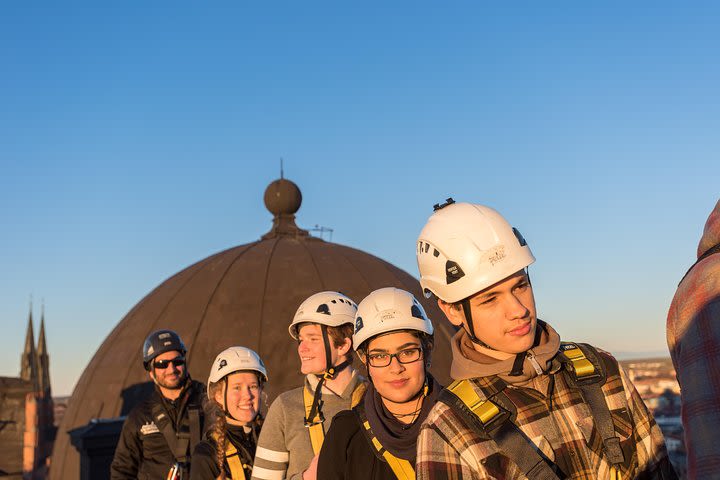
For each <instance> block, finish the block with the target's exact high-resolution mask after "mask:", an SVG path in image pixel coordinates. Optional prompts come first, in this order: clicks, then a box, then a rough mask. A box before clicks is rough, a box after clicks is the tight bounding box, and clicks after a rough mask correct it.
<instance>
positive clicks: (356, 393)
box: [303, 383, 367, 455]
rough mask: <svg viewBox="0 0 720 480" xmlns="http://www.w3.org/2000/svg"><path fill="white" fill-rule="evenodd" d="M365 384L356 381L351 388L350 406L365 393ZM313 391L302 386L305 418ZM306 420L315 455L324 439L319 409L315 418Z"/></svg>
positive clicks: (357, 401)
mask: <svg viewBox="0 0 720 480" xmlns="http://www.w3.org/2000/svg"><path fill="white" fill-rule="evenodd" d="M366 388H367V387H366V385H365V384H364V383H358V384H357V386H356V387H355V390H353V393H352V398H351V400H350V402H351V403H350V408H352V407H354V406H355V405H357V404H358V403H360V401H361V400H362V398H363V395H365V389H366ZM313 400H314V397H313V393H312V392H311V391H310V389H308V388H307V387H305V388H303V403H304V404H305V418H307V416H308V415H310V410H312V404H313ZM308 420H309V421H310V422H311V424H310V425H307V429H308V432H309V433H310V443H311V444H312V449H313V453H315V455H317V454H318V453H320V449H321V448H322V444H323V442H324V441H325V429H324V428H323V424H322V422H321V421H320V410H319V409H318V411H317V413H316V414H315V418H308Z"/></svg>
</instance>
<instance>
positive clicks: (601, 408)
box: [560, 342, 625, 465]
mask: <svg viewBox="0 0 720 480" xmlns="http://www.w3.org/2000/svg"><path fill="white" fill-rule="evenodd" d="M560 351H561V352H562V355H564V357H565V358H566V359H567V363H569V365H570V368H567V369H565V373H566V378H567V379H568V383H569V384H570V385H572V386H575V387H577V388H579V389H580V391H581V392H582V396H583V399H584V400H585V403H587V405H588V407H590V411H591V412H592V415H593V419H594V421H595V422H594V423H595V427H596V428H597V431H598V433H599V434H600V437H601V438H602V442H603V451H604V452H605V456H606V457H607V459H608V461H610V463H612V464H613V465H619V464H622V463H624V462H625V455H624V454H623V451H622V448H621V447H620V438H619V437H618V436H617V435H616V434H615V424H614V423H613V420H612V415H611V414H610V408H609V407H608V405H607V401H606V399H605V394H604V393H603V391H602V386H603V385H604V384H605V382H606V381H607V371H606V369H607V365H604V362H602V361H601V360H600V357H599V354H598V352H597V350H595V347H592V346H591V345H587V344H575V343H570V342H562V343H561V344H560ZM611 367H612V366H611ZM615 367H616V366H615ZM615 370H617V369H616V368H615ZM613 373H618V374H619V372H613ZM623 397H624V395H623Z"/></svg>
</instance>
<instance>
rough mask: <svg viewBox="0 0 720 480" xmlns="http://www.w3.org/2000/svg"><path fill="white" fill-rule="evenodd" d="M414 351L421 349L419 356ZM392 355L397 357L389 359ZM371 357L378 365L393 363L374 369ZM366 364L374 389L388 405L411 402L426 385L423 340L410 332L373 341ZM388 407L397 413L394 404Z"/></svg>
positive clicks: (385, 336)
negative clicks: (387, 362) (388, 361)
mask: <svg viewBox="0 0 720 480" xmlns="http://www.w3.org/2000/svg"><path fill="white" fill-rule="evenodd" d="M413 349H420V350H421V351H420V352H419V355H416V351H415V350H413ZM391 354H396V356H394V357H392V358H388V357H389V356H390V355H391ZM372 357H375V360H374V361H375V362H379V363H385V362H386V361H387V360H388V359H389V360H390V364H389V365H387V366H386V367H373V366H372V363H373V359H372ZM398 358H400V359H401V360H402V361H404V362H405V361H408V360H410V359H414V358H417V360H416V361H412V362H410V363H400V361H399V360H398ZM365 362H366V365H367V367H368V373H369V375H370V378H371V379H372V382H373V386H374V387H375V390H377V392H378V393H379V394H380V396H381V397H382V398H383V401H385V403H386V404H388V402H390V403H391V404H404V403H407V402H412V401H414V399H415V398H416V397H417V394H418V393H419V392H420V390H421V389H422V388H423V386H424V385H425V356H424V355H423V353H422V345H421V342H420V339H419V338H417V337H416V336H415V335H413V334H411V333H408V332H395V333H389V334H387V335H380V336H378V337H375V338H373V339H371V340H370V341H369V343H368V346H367V353H366V357H365ZM388 408H389V409H390V410H392V411H396V410H397V409H396V408H393V406H391V405H388Z"/></svg>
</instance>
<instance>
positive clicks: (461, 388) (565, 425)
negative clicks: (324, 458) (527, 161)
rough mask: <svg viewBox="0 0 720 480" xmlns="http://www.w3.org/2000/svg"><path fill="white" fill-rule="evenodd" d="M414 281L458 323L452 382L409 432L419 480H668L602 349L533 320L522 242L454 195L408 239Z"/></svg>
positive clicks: (639, 404)
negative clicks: (412, 243)
mask: <svg viewBox="0 0 720 480" xmlns="http://www.w3.org/2000/svg"><path fill="white" fill-rule="evenodd" d="M417 258H418V267H419V269H420V276H421V279H420V283H421V285H422V287H423V289H424V291H425V292H426V293H432V294H434V295H435V296H437V297H438V305H439V306H440V308H441V309H442V310H443V312H444V313H445V315H446V316H447V317H448V319H449V320H450V321H451V322H452V323H453V324H455V325H457V326H458V327H462V328H460V329H459V331H458V333H457V334H456V335H455V336H454V338H453V340H452V351H453V364H452V368H451V376H452V377H453V379H454V380H455V382H453V384H451V385H450V386H449V387H448V388H447V389H446V390H445V391H444V392H443V394H441V397H440V401H438V403H436V405H435V407H434V408H433V410H432V411H431V412H430V414H429V416H428V418H427V420H426V422H425V424H424V425H423V428H422V430H421V433H420V436H419V438H418V454H417V466H416V471H417V478H418V479H433V480H435V479H477V480H485V479H502V480H511V479H526V478H527V479H531V480H533V479H542V480H553V479H564V478H573V479H611V480H616V479H623V480H625V479H631V478H632V479H634V478H642V479H675V478H677V476H676V474H675V472H674V470H673V469H672V466H671V465H670V462H669V459H668V455H667V451H666V448H665V445H664V440H663V436H662V433H661V432H660V429H659V428H658V426H657V424H656V423H655V421H654V420H653V418H652V415H651V414H650V412H649V411H648V410H647V408H646V407H645V405H644V403H643V401H642V399H641V398H640V396H639V395H638V393H637V391H636V390H635V388H634V387H633V385H632V384H631V383H630V380H629V379H628V378H627V376H626V374H625V373H624V372H623V370H622V368H620V367H619V366H618V364H617V361H616V360H615V359H614V358H613V357H612V356H610V355H609V354H607V353H605V352H602V351H598V350H596V349H595V348H593V347H591V346H589V345H583V344H572V343H564V342H561V341H560V336H559V335H558V333H557V332H556V331H555V330H554V329H553V328H552V327H551V326H550V325H548V324H547V323H545V322H543V321H542V320H539V319H538V318H537V316H536V309H535V299H534V296H533V290H532V286H531V284H530V278H529V276H528V273H527V267H528V266H529V265H530V264H531V263H533V262H534V261H535V258H534V257H533V254H532V252H531V251H530V248H529V247H528V246H527V243H526V242H525V239H524V238H523V237H522V235H520V232H518V231H517V230H516V229H514V228H512V227H511V226H510V224H509V223H508V222H507V221H506V220H505V219H504V218H503V217H502V216H501V215H500V214H499V213H498V212H496V211H495V210H493V209H491V208H488V207H485V206H482V205H473V204H468V203H455V202H454V201H452V199H448V202H447V203H446V204H443V205H437V206H436V207H435V213H434V214H433V215H432V216H431V217H430V219H429V220H428V222H427V224H426V225H425V227H424V229H423V230H422V232H421V233H420V237H419V239H418V245H417Z"/></svg>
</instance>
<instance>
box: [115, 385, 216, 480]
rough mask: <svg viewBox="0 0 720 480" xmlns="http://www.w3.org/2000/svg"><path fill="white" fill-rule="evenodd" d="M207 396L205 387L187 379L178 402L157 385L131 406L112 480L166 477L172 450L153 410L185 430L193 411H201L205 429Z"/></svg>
mask: <svg viewBox="0 0 720 480" xmlns="http://www.w3.org/2000/svg"><path fill="white" fill-rule="evenodd" d="M204 397H205V386H204V385H203V384H202V383H200V382H196V381H194V380H191V381H190V382H188V386H187V387H186V390H185V391H183V392H182V393H181V394H180V397H178V399H177V400H175V401H172V402H171V401H170V400H168V399H166V398H164V397H163V396H162V394H161V393H160V392H159V391H158V389H157V388H156V389H155V391H154V392H153V394H152V395H151V396H150V397H149V398H148V399H146V400H144V401H143V402H142V403H140V404H139V405H137V406H136V407H135V408H133V409H132V411H131V412H130V414H129V415H128V417H127V419H126V420H125V423H124V424H123V429H122V433H121V434H120V441H119V442H118V445H117V448H116V450H115V457H114V458H113V461H112V465H111V467H110V478H111V480H129V479H133V480H135V479H138V480H145V479H148V480H150V479H153V480H154V479H162V480H164V479H165V478H167V474H168V471H169V470H170V468H171V467H172V466H173V464H174V463H175V461H176V459H175V457H174V455H173V452H172V450H171V448H170V446H169V445H168V442H167V441H166V440H165V436H164V435H163V433H162V431H161V427H160V428H159V427H158V425H156V421H155V419H154V418H153V409H155V410H157V409H158V407H159V408H160V409H161V410H160V411H161V412H163V413H165V414H166V415H167V418H169V419H170V422H171V425H173V429H174V430H175V431H176V432H178V431H183V432H185V434H186V436H187V433H188V428H189V426H190V420H189V417H190V416H189V414H188V412H189V411H190V410H194V411H197V412H198V415H199V419H200V425H199V426H198V427H199V429H200V432H202V429H203V425H202V423H203V414H202V401H203V398H204ZM193 447H194V445H192V441H189V442H188V448H187V453H186V454H187V455H188V460H189V454H190V452H192V448H193Z"/></svg>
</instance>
